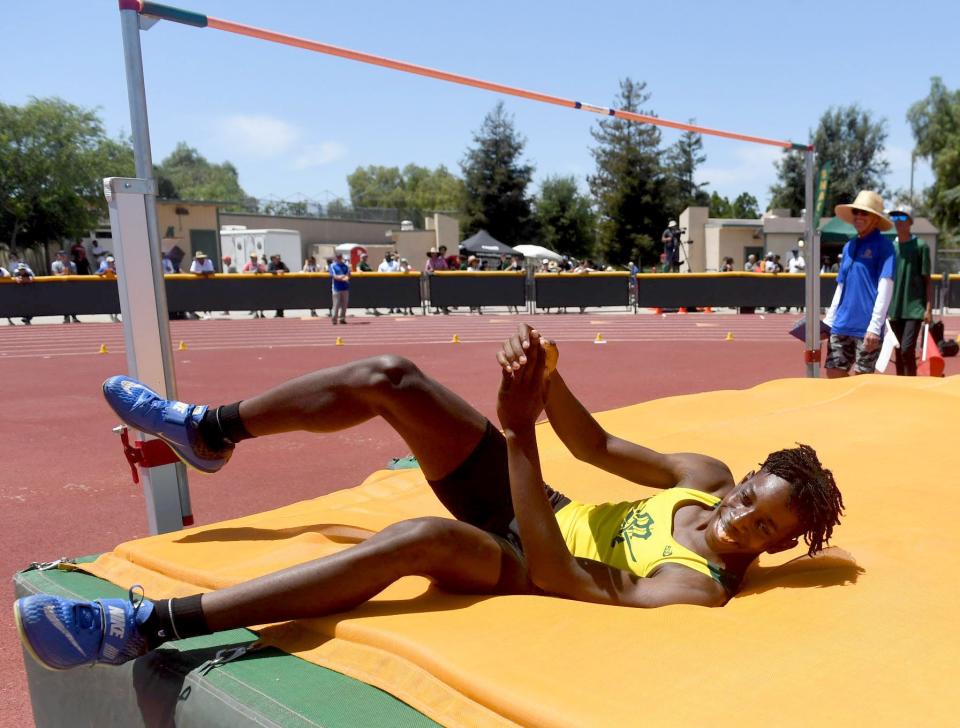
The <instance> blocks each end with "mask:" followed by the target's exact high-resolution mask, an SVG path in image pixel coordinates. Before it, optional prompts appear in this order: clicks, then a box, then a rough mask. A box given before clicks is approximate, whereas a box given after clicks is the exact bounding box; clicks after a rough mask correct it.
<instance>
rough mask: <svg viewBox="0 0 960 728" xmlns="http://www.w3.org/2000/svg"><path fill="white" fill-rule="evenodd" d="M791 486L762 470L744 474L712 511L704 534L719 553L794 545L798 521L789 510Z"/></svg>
mask: <svg viewBox="0 0 960 728" xmlns="http://www.w3.org/2000/svg"><path fill="white" fill-rule="evenodd" d="M791 489H792V486H791V485H790V483H789V482H788V481H786V480H784V479H783V478H781V477H780V476H778V475H774V474H773V473H768V472H767V471H765V470H760V471H759V472H753V473H750V474H749V475H747V476H746V477H745V478H744V479H743V480H742V481H741V482H740V484H739V485H738V486H736V487H735V488H734V489H733V490H731V491H730V492H729V493H727V495H726V496H724V498H723V500H722V501H720V505H719V506H718V507H717V509H716V510H715V511H714V514H713V517H712V518H711V519H710V522H709V524H708V526H707V532H706V534H705V537H706V540H707V545H708V546H709V547H710V548H711V549H713V550H714V552H715V553H718V554H754V555H756V554H760V553H762V552H763V551H771V552H774V551H782V550H783V549H785V548H792V547H793V546H796V539H797V537H798V536H799V535H800V534H801V533H802V531H801V529H800V519H799V518H798V517H797V514H796V513H794V511H793V510H792V509H791V508H790V492H791Z"/></svg>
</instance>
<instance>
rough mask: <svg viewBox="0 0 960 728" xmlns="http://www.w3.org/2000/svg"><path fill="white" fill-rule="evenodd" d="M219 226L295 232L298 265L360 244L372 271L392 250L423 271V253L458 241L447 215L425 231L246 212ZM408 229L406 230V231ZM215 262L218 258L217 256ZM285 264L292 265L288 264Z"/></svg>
mask: <svg viewBox="0 0 960 728" xmlns="http://www.w3.org/2000/svg"><path fill="white" fill-rule="evenodd" d="M220 223H221V225H243V226H245V227H247V228H249V229H275V228H282V229H284V230H296V231H298V232H299V233H300V240H301V243H302V244H303V251H302V257H301V260H300V261H298V262H297V265H299V264H300V262H302V261H303V260H304V259H306V258H307V257H308V256H310V255H314V256H316V257H317V258H318V259H319V260H325V259H327V258H330V257H332V256H333V253H334V249H335V248H336V247H337V246H338V245H344V244H348V245H362V246H363V247H364V248H365V249H366V250H367V254H368V259H367V260H368V262H369V263H370V265H371V267H373V269H374V270H376V268H377V266H379V265H380V262H381V261H382V260H383V258H384V255H385V254H386V253H387V252H388V251H393V250H396V251H398V252H399V253H400V256H401V257H404V258H406V259H407V260H408V261H409V262H410V265H412V266H413V267H414V268H416V269H417V270H422V269H423V262H424V260H425V259H426V255H427V251H428V250H429V249H430V248H434V247H440V246H441V245H446V246H447V248H448V249H449V250H450V252H451V253H455V252H456V251H457V244H458V243H459V242H460V223H459V221H458V220H457V219H456V218H453V217H450V216H449V215H442V214H440V213H434V214H433V215H431V216H429V217H427V218H426V220H425V226H426V229H425V230H414V229H413V227H412V225H410V224H409V223H406V222H404V223H395V222H393V223H390V222H366V221H363V220H339V219H333V218H315V217H292V216H289V215H258V214H252V213H246V212H221V213H220ZM408 228H409V229H408ZM218 259H219V257H218ZM288 265H290V266H291V269H292V267H293V265H292V264H291V263H289V262H288Z"/></svg>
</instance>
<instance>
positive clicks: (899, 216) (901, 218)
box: [890, 212, 910, 222]
mask: <svg viewBox="0 0 960 728" xmlns="http://www.w3.org/2000/svg"><path fill="white" fill-rule="evenodd" d="M890 219H891V220H893V221H894V222H906V221H907V220H909V219H910V216H909V215H905V214H904V213H902V212H895V213H893V214H892V215H890Z"/></svg>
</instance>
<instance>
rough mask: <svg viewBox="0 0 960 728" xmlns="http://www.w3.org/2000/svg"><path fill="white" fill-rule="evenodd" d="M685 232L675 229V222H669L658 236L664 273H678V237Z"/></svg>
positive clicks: (678, 228) (684, 229)
mask: <svg viewBox="0 0 960 728" xmlns="http://www.w3.org/2000/svg"><path fill="white" fill-rule="evenodd" d="M685 232H686V228H681V227H677V221H676V220H671V221H670V222H668V223H667V229H666V230H664V231H663V235H661V236H660V242H661V243H663V272H664V273H679V272H680V236H681V235H682V234H683V233H685Z"/></svg>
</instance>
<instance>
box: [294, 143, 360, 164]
mask: <svg viewBox="0 0 960 728" xmlns="http://www.w3.org/2000/svg"><path fill="white" fill-rule="evenodd" d="M345 156H347V148H346V147H345V146H344V145H343V144H341V143H340V142H321V143H320V144H307V145H306V146H304V147H303V148H302V151H300V153H299V154H298V155H297V156H296V157H295V158H294V160H293V168H294V169H309V168H310V167H322V166H323V165H325V164H330V163H331V162H336V161H337V160H338V159H343V158H344V157H345Z"/></svg>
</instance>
